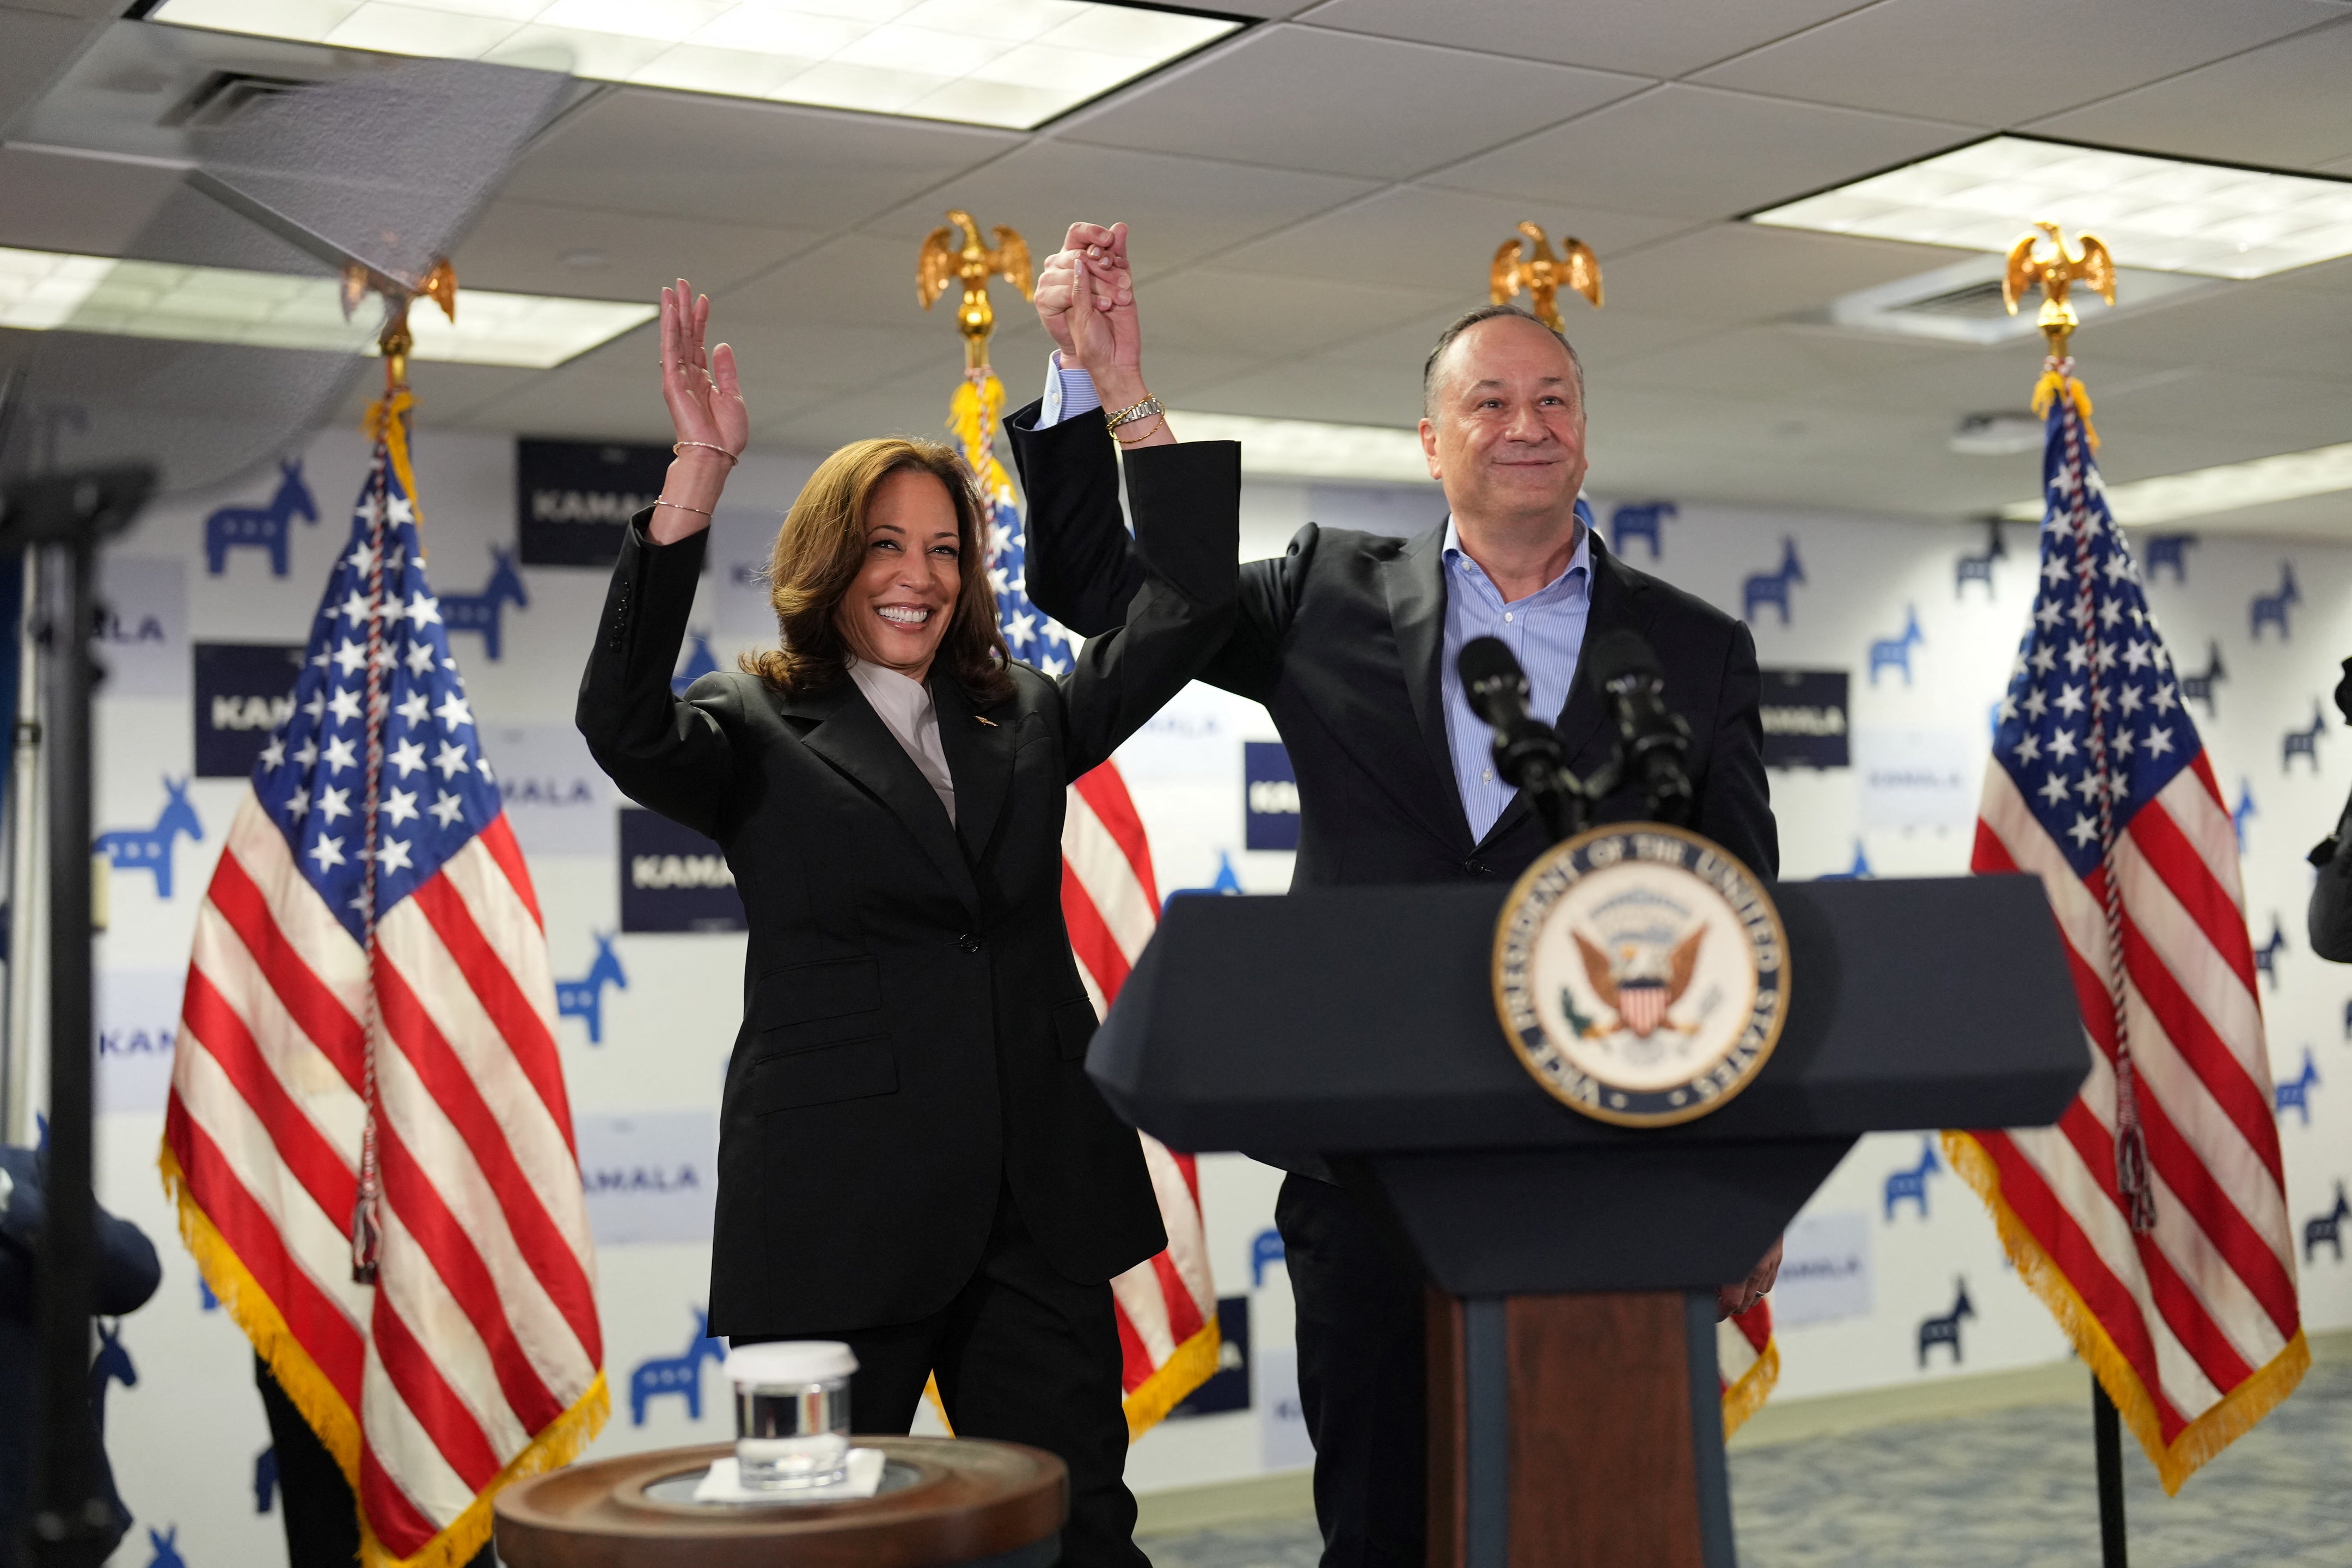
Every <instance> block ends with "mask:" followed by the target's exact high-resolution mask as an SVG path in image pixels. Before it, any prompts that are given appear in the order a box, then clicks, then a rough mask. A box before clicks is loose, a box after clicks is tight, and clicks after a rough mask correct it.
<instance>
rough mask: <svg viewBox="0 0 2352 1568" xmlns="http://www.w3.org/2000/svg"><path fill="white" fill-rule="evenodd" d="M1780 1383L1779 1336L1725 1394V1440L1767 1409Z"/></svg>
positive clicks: (1770, 1340)
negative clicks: (1765, 1407) (1766, 1403)
mask: <svg viewBox="0 0 2352 1568" xmlns="http://www.w3.org/2000/svg"><path fill="white" fill-rule="evenodd" d="M1779 1384H1780V1335H1778V1334H1775V1335H1773V1336H1772V1337H1771V1338H1770V1339H1769V1340H1766V1341H1765V1342H1764V1349H1763V1351H1762V1352H1760V1353H1759V1354H1758V1356H1757V1357H1756V1364H1755V1365H1754V1366H1751V1367H1749V1368H1748V1370H1747V1371H1746V1372H1744V1373H1740V1374H1739V1381H1738V1383H1735V1384H1732V1385H1731V1386H1730V1387H1729V1388H1727V1389H1725V1390H1724V1391H1723V1437H1724V1441H1725V1442H1729V1441H1730V1440H1731V1435H1732V1434H1733V1433H1734V1432H1737V1431H1738V1430H1739V1429H1740V1428H1741V1427H1742V1426H1746V1425H1748V1417H1749V1416H1750V1415H1755V1414H1756V1413H1757V1412H1758V1411H1759V1410H1761V1409H1763V1408H1764V1402H1765V1401H1766V1400H1767V1399H1769V1398H1770V1397H1771V1396H1772V1390H1773V1389H1774V1388H1775V1387H1777V1386H1779Z"/></svg>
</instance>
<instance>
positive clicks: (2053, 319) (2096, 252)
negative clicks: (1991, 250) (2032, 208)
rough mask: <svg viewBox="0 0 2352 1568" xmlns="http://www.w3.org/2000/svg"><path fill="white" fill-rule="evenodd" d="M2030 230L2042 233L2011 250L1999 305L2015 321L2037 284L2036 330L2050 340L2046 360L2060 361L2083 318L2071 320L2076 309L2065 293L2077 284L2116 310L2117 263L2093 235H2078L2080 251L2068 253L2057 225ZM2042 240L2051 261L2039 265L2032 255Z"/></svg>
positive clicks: (2039, 260)
mask: <svg viewBox="0 0 2352 1568" xmlns="http://www.w3.org/2000/svg"><path fill="white" fill-rule="evenodd" d="M2034 227H2035V228H2037V229H2040V230H2041V231H2042V233H2041V234H2029V235H2027V236H2025V237H2023V238H2021V239H2020V240H2019V241H2018V242H2017V243H2016V244H2015V245H2013V246H2011V247H2010V251H2009V265H2008V267H2007V268H2004V269H2003V270H2002V272H2001V277H2000V300H2001V303H2002V304H2004V305H2007V306H2008V307H2009V313H2010V314H2011V315H2012V316H2014V315H2015V314H2017V302H2018V300H2021V299H2023V298H2024V297H2025V295H2026V293H2027V292H2028V291H2029V290H2031V289H2032V288H2033V287H2034V286H2035V285H2036V284H2039V285H2040V286H2041V289H2042V314H2041V315H2040V316H2039V317H2037V318H2036V319H2035V324H2036V325H2037V326H2039V327H2040V328H2041V329H2042V335H2043V336H2044V337H2046V338H2048V339H2049V340H2050V357H2051V358H2052V359H2060V360H2063V359H2064V358H2065V357H2066V340H2067V339H2068V338H2069V337H2070V336H2072V335H2073V333H2074V329H2075V328H2076V327H2078V326H2080V325H2082V318H2081V317H2079V316H2077V315H2075V314H2074V305H2073V304H2072V303H2071V302H2069V301H2068V300H2067V298H2066V293H2067V290H2068V289H2070V288H2072V287H2073V286H2074V284H2077V283H2080V284H2083V285H2084V286H2085V287H2087V288H2088V289H2090V290H2091V292H2093V293H2094V294H2096V295H2097V296H2098V297H2099V298H2100V299H2102V300H2105V301H2106V302H2107V303H2108V304H2110V305H2112V304H2114V303H2115V302H2116V258H2114V257H2112V256H2110V255H2108V254H2107V247H2105V245H2102V244H2101V243H2099V237H2098V236H2096V235H2092V234H2081V235H2076V236H2075V240H2076V242H2077V245H2078V247H2079V248H2078V249H2076V250H2075V251H2074V252H2071V253H2070V252H2069V251H2068V250H2067V248H2066V240H2065V237H2063V235H2061V234H2060V233H2059V232H2058V226H2057V225H2056V224H2054V223H2039V222H2037V223H2036V224H2035V225H2034ZM2043 235H2047V236H2048V237H2049V238H2050V255H2049V256H2048V257H2046V258H2038V259H2037V258H2035V256H2034V254H2033V253H2034V250H2035V249H2036V247H2039V246H2040V245H2041V243H2042V236H2043Z"/></svg>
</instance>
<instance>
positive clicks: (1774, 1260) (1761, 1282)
mask: <svg viewBox="0 0 2352 1568" xmlns="http://www.w3.org/2000/svg"><path fill="white" fill-rule="evenodd" d="M1785 1239H1787V1238H1786V1237H1782V1238H1780V1240H1775V1241H1774V1242H1773V1243H1772V1250H1771V1251H1769V1252H1767V1253H1766V1254H1765V1255H1764V1258H1763V1261H1762V1262H1760V1263H1759V1264H1757V1265H1756V1267H1755V1268H1751V1269H1749V1270H1748V1278H1747V1279H1742V1280H1740V1281H1739V1282H1738V1284H1736V1285H1723V1286H1718V1287H1717V1289H1716V1292H1715V1321H1717V1322H1718V1323H1719V1322H1721V1321H1723V1320H1724V1319H1726V1318H1736V1317H1738V1315H1739V1314H1740V1313H1742V1312H1744V1311H1746V1310H1748V1308H1750V1307H1753V1306H1754V1305H1756V1303H1757V1302H1759V1301H1761V1300H1763V1299H1764V1298H1765V1297H1766V1296H1767V1295H1769V1293H1770V1292H1771V1289H1772V1282H1773V1281H1774V1280H1775V1279H1779V1278H1780V1241H1781V1240H1785Z"/></svg>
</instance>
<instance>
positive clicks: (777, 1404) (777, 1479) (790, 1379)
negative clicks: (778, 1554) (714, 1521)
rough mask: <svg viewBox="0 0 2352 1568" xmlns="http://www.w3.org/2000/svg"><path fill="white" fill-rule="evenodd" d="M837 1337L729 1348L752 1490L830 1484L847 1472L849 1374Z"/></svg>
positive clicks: (742, 1468) (850, 1360) (851, 1357)
mask: <svg viewBox="0 0 2352 1568" xmlns="http://www.w3.org/2000/svg"><path fill="white" fill-rule="evenodd" d="M856 1370H857V1357H856V1354H855V1353H853V1352H851V1350H850V1348H849V1347H848V1346H847V1345H845V1344H843V1343H842V1342H839V1341H838V1340H781V1341H776V1342H772V1343H768V1344H758V1345H744V1346H741V1347H740V1348H739V1349H736V1350H731V1351H730V1352H727V1362H726V1371H727V1377H728V1381H729V1382H730V1383H732V1384H734V1385H735V1466H736V1471H737V1474H738V1475H739V1476H740V1479H741V1480H742V1483H743V1485H744V1486H745V1487H746V1488H749V1489H751V1490H754V1491H791V1490H796V1489H803V1488H807V1487H823V1486H831V1485H832V1484H834V1483H835V1481H838V1480H840V1479H842V1478H843V1477H844V1476H845V1475H847V1474H848V1473H849V1374H850V1373H853V1372H856Z"/></svg>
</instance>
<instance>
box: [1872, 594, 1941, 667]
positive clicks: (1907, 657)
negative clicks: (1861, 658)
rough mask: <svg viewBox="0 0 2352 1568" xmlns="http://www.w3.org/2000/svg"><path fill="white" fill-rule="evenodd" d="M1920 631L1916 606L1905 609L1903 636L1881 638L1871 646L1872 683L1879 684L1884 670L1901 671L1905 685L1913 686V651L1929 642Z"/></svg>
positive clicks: (1908, 606) (1907, 606)
mask: <svg viewBox="0 0 2352 1568" xmlns="http://www.w3.org/2000/svg"><path fill="white" fill-rule="evenodd" d="M1925 641H1927V638H1926V637H1924V636H1923V635H1921V633H1920V630H1919V610H1918V606H1916V605H1905V606H1904V607H1903V635H1902V636H1901V637H1879V638H1876V639H1875V640H1874V641H1873V642H1872V643H1871V645H1870V683H1871V684H1872V685H1873V686H1875V685H1877V684H1878V672H1879V671H1880V670H1882V669H1899V670H1901V671H1902V672H1903V684H1904V685H1906V686H1908V685H1910V684H1911V650H1912V649H1913V648H1915V647H1918V646H1919V645H1920V644H1921V643H1923V642H1925Z"/></svg>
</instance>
